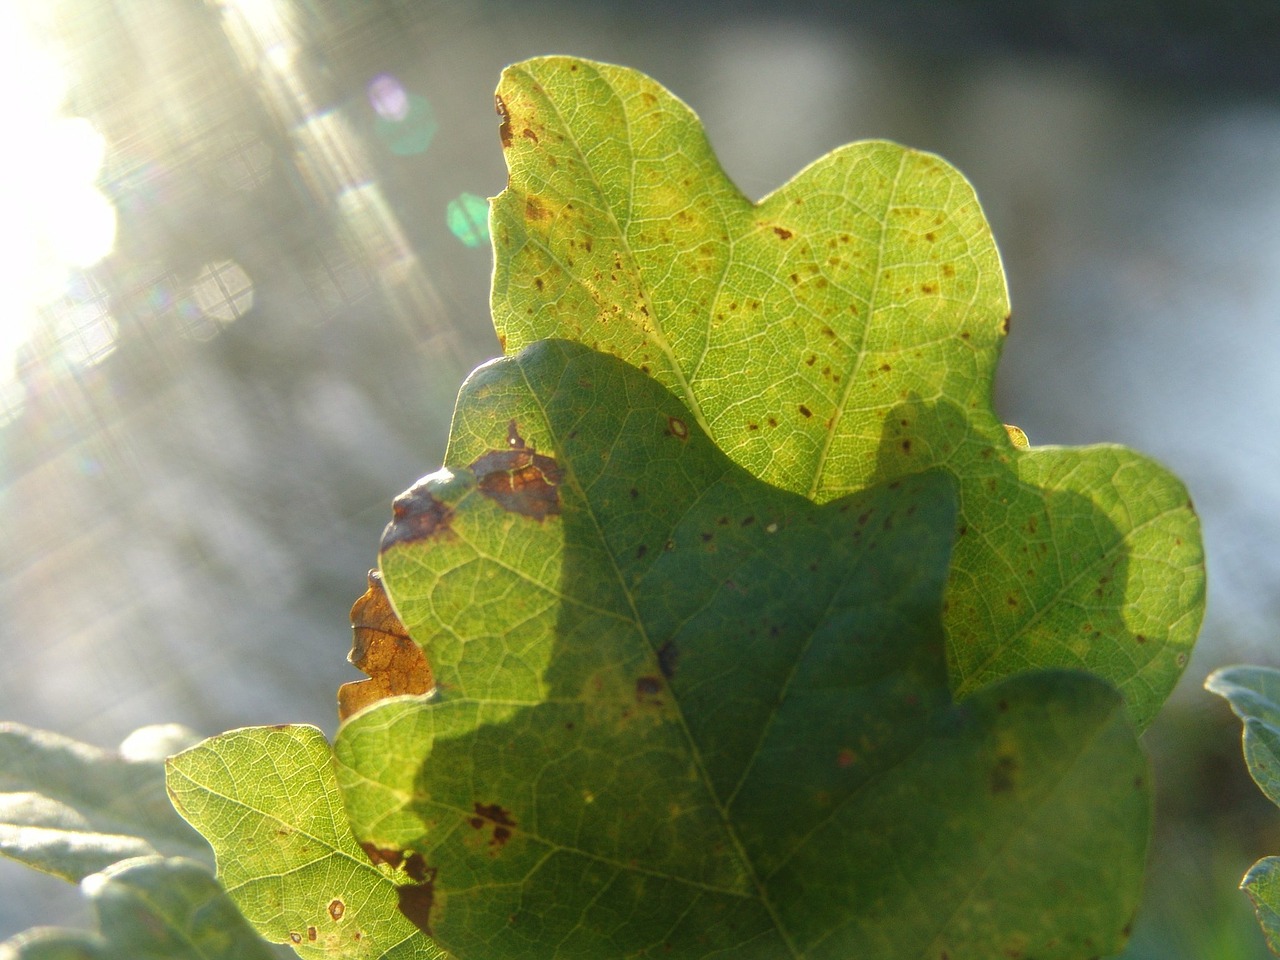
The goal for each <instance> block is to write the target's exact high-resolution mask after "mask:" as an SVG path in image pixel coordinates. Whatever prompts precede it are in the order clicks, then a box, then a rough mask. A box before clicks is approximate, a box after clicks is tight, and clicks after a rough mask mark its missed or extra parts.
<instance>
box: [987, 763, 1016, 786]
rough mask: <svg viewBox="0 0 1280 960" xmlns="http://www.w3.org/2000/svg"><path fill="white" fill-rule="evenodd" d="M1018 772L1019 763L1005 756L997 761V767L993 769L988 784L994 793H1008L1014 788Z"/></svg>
mask: <svg viewBox="0 0 1280 960" xmlns="http://www.w3.org/2000/svg"><path fill="white" fill-rule="evenodd" d="M1017 772H1018V761H1017V760H1016V759H1014V758H1013V757H1009V756H1004V757H1000V758H999V759H997V760H996V765H995V766H994V767H992V768H991V773H990V774H989V775H988V778H987V780H988V784H989V785H990V787H991V792H992V793H1008V792H1010V791H1011V790H1012V789H1013V786H1014V782H1013V781H1014V775H1015V774H1016V773H1017Z"/></svg>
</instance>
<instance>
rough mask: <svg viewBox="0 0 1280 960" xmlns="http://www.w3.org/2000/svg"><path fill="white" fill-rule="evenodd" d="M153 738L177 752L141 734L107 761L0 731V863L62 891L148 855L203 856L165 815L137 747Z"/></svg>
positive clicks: (94, 750)
mask: <svg viewBox="0 0 1280 960" xmlns="http://www.w3.org/2000/svg"><path fill="white" fill-rule="evenodd" d="M154 736H160V737H161V738H162V739H161V741H160V742H161V744H162V746H163V745H184V741H183V740H182V739H181V738H182V736H184V734H181V733H175V731H174V729H173V728H171V727H165V728H144V730H143V731H139V732H137V733H135V734H134V735H131V737H130V739H129V740H128V741H126V743H125V744H124V745H122V749H121V751H108V750H102V749H99V748H98V747H93V746H90V745H88V744H84V743H79V742H77V741H75V740H71V739H68V738H67V737H63V736H60V735H58V734H54V733H49V732H47V731H43V730H33V729H31V728H30V727H24V726H22V725H21V724H16V723H4V724H0V854H3V855H4V856H7V857H10V858H11V859H14V860H18V861H20V862H22V863H25V864H27V865H28V866H31V867H34V868H35V869H37V870H41V871H43V872H45V873H50V874H53V875H54V876H58V877H62V878H63V879H66V880H71V881H79V880H82V879H84V878H85V877H87V876H89V875H90V874H92V873H97V872H98V871H99V870H102V869H103V868H104V867H107V866H109V865H110V864H112V863H115V862H116V861H118V860H123V859H126V858H129V857H138V856H145V855H148V854H154V853H156V852H157V851H161V852H165V853H176V854H185V855H188V856H193V857H196V858H199V857H202V856H207V855H208V847H207V845H206V844H205V843H204V841H203V840H201V839H200V837H199V836H198V835H197V834H196V833H195V832H194V831H193V830H191V828H190V827H188V826H187V824H185V823H183V821H182V820H181V819H180V818H179V817H178V816H177V815H176V814H175V813H174V811H173V808H172V807H171V806H170V805H169V802H168V800H167V798H166V796H165V791H164V765H163V761H162V759H161V756H160V755H157V754H156V753H155V752H154V750H152V749H151V748H145V749H144V748H141V747H140V746H139V744H140V743H142V742H143V741H144V740H145V739H147V738H151V737H154ZM175 736H176V737H178V739H176V740H175V739H173V738H174V737H175ZM185 742H189V737H188V740H187V741H185Z"/></svg>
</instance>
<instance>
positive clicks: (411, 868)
mask: <svg viewBox="0 0 1280 960" xmlns="http://www.w3.org/2000/svg"><path fill="white" fill-rule="evenodd" d="M405 871H406V872H407V873H408V874H409V876H410V878H411V879H413V881H414V882H413V883H406V884H401V885H399V886H397V887H396V900H397V901H398V903H397V906H399V907H400V912H401V913H402V914H404V916H405V919H406V920H408V921H409V922H410V923H412V924H413V925H414V926H415V927H417V928H418V929H419V930H421V931H422V932H423V933H425V934H426V935H427V936H431V935H432V934H431V908H432V907H433V906H434V905H435V896H436V891H435V885H436V868H435V867H428V866H427V865H426V864H425V862H424V861H423V859H422V855H421V854H418V853H411V854H409V858H408V859H407V860H406V861H405Z"/></svg>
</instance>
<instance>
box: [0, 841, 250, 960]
mask: <svg viewBox="0 0 1280 960" xmlns="http://www.w3.org/2000/svg"><path fill="white" fill-rule="evenodd" d="M81 886H82V888H83V889H84V891H85V893H86V895H87V896H88V897H89V899H90V900H91V901H92V903H93V906H94V911H95V912H96V914H97V917H98V927H99V931H98V932H97V933H89V932H83V931H73V930H52V929H41V930H33V931H28V932H27V933H24V934H21V935H19V936H18V937H15V938H13V939H12V940H9V941H8V942H6V943H5V944H2V945H0V960H271V958H272V956H273V955H272V952H271V950H270V949H269V948H268V947H267V945H266V944H265V943H264V942H263V941H262V939H261V938H259V937H258V935H257V934H255V933H254V932H253V930H252V929H251V928H250V927H249V925H248V923H246V922H245V919H244V917H242V916H241V915H240V912H239V911H238V910H237V909H236V907H235V905H234V904H233V903H232V902H231V900H230V899H229V898H228V897H227V895H226V893H224V892H223V890H222V888H221V887H219V886H218V882H217V881H216V880H215V879H214V877H213V874H212V873H210V872H209V869H208V867H206V866H204V865H203V864H201V863H197V862H196V861H194V860H187V859H184V858H180V857H174V858H170V859H165V858H164V857H157V856H153V857H140V858H137V859H133V860H125V861H122V862H120V863H116V864H114V865H113V866H111V867H109V868H107V869H106V870H104V871H102V872H101V873H96V874H93V875H92V876H89V877H87V878H86V879H85V881H84V882H83V884H82V885H81Z"/></svg>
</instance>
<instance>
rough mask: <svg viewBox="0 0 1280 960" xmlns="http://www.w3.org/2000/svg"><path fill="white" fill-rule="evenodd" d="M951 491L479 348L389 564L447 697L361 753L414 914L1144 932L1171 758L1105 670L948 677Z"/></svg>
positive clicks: (612, 932)
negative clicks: (849, 473)
mask: <svg viewBox="0 0 1280 960" xmlns="http://www.w3.org/2000/svg"><path fill="white" fill-rule="evenodd" d="M495 491H496V492H498V493H500V494H501V495H495ZM528 491H532V493H531V494H530V497H531V499H529V500H528V501H525V500H521V499H520V498H521V497H522V496H523V495H524V494H525V493H526V492H528ZM532 504H538V505H541V506H540V508H538V509H534V508H532V506H531V505H532ZM552 505H554V509H551V506H552ZM955 509H956V508H955V500H954V485H953V482H952V481H951V478H950V477H948V476H947V475H946V474H945V473H943V472H941V471H931V472H927V473H924V474H919V475H916V476H910V477H904V478H901V479H899V480H895V481H892V482H890V483H886V484H880V485H877V486H875V487H872V488H870V489H868V490H865V491H862V492H860V493H855V494H850V495H848V496H846V497H843V498H840V499H836V500H832V501H829V502H827V503H824V504H820V505H819V504H815V503H813V502H812V501H810V500H808V499H806V498H804V497H802V496H800V495H798V494H794V493H790V492H787V491H784V490H779V489H777V488H775V487H772V486H770V485H768V484H766V483H763V482H761V481H760V480H758V479H756V478H754V477H752V476H751V475H750V474H748V473H747V472H746V471H744V470H743V469H742V468H740V467H738V466H736V465H735V464H733V463H731V462H730V461H729V460H728V459H727V458H726V457H725V456H724V454H723V453H722V452H721V451H720V450H719V449H718V448H717V447H716V446H715V444H713V443H712V442H711V440H710V439H709V438H708V437H707V436H706V435H705V433H704V432H703V431H702V430H701V429H700V428H699V427H698V425H697V423H696V421H695V420H694V418H693V416H692V415H691V414H690V412H689V411H688V409H687V408H686V407H684V405H683V404H682V403H681V401H680V400H679V399H678V398H677V397H676V396H674V395H672V394H671V393H670V392H669V391H668V390H667V389H665V388H664V387H662V386H661V385H660V384H658V383H657V382H656V381H654V380H653V379H651V378H649V377H646V376H645V375H644V374H642V373H641V372H640V371H639V370H637V369H636V368H634V367H632V366H629V365H627V364H625V363H622V362H621V361H619V360H617V359H615V358H613V357H611V356H607V355H605V354H600V353H596V352H594V351H591V350H588V349H586V348H584V347H583V346H581V345H579V344H575V343H570V342H566V341H545V342H542V343H539V344H536V345H534V346H532V347H530V348H528V349H527V350H525V351H524V352H522V353H521V354H519V355H517V356H516V357H513V358H509V359H506V360H500V361H496V362H494V363H491V364H488V365H486V366H485V367H482V368H481V369H480V370H478V371H476V372H475V373H474V374H472V376H471V377H470V378H469V379H468V381H467V382H466V384H465V385H464V386H463V389H462V392H461V394H460V396H459V400H458V405H457V409H456V412H455V417H454V422H453V429H452V433H451V437H450V445H449V451H448V454H447V456H446V468H445V469H444V470H441V471H439V472H438V473H436V474H433V475H431V476H430V477H427V478H424V479H423V480H422V481H420V482H419V483H418V484H417V485H415V487H414V488H413V489H412V490H411V491H410V492H409V493H408V494H406V495H404V496H403V497H401V498H399V499H397V501H396V508H395V513H394V517H393V521H392V523H391V525H390V526H389V527H388V530H387V533H386V534H385V535H384V538H383V551H382V555H381V565H382V573H383V576H384V578H385V582H386V586H387V592H388V594H389V596H390V597H391V599H392V602H393V604H394V605H395V607H396V610H397V611H398V613H399V615H400V617H401V618H402V620H403V622H404V624H405V626H406V627H407V629H408V630H409V632H410V634H411V635H412V636H413V637H414V638H415V639H416V640H417V641H418V642H420V643H422V644H423V645H424V646H425V647H426V648H427V651H428V654H429V656H430V658H431V661H432V666H433V669H434V670H435V674H436V679H437V682H438V684H439V689H438V698H439V699H438V700H436V701H426V700H422V699H416V700H413V699H408V698H399V699H394V700H387V701H384V702H382V703H378V704H375V705H374V706H372V707H370V708H369V709H366V710H364V711H362V712H361V713H359V714H358V715H356V716H355V717H353V718H351V719H350V720H348V721H347V722H345V723H344V724H343V725H342V727H341V728H340V730H339V733H338V736H337V739H336V742H335V746H334V751H335V755H336V758H337V776H338V778H339V783H340V785H341V789H342V793H343V798H344V800H345V803H346V809H347V813H348V815H349V816H350V822H351V824H352V828H353V829H354V831H355V834H356V837H357V838H358V839H359V840H360V841H361V842H362V844H363V845H364V846H365V848H366V849H370V850H373V851H375V852H376V855H377V858H378V859H379V860H381V861H382V862H384V863H386V864H388V865H400V864H409V863H414V864H416V870H417V875H418V877H420V878H422V879H420V880H419V881H418V883H419V886H420V887H425V888H427V889H426V890H425V891H424V893H423V894H422V895H420V896H419V897H417V898H416V899H413V900H410V901H405V900H403V899H402V900H401V903H400V906H401V908H402V910H403V912H404V913H405V915H406V916H408V917H409V918H410V919H412V920H413V922H414V924H415V925H416V926H417V927H418V929H419V930H421V931H422V932H423V933H424V934H428V935H429V936H431V937H432V938H433V939H434V940H435V941H436V942H438V943H439V944H440V945H441V946H442V947H444V948H445V949H447V950H449V951H450V953H451V955H453V956H455V957H457V958H458V960H517V958H519V960H533V958H538V957H561V956H580V957H584V958H585V957H590V958H596V957H601V958H603V957H632V956H666V957H671V958H673V960H675V958H680V960H694V958H707V957H728V956H737V957H762V958H763V957H769V958H773V957H786V956H792V957H807V958H811V960H812V958H828V957H829V958H833V960H834V958H841V960H843V958H848V957H876V958H877V960H896V958H903V960H906V958H913V960H915V958H920V957H931V958H935V957H941V956H946V957H949V958H951V960H962V958H964V960H970V958H972V960H990V958H991V957H998V956H1035V957H1041V958H1045V957H1054V958H1081V960H1082V958H1085V957H1089V956H1095V955H1099V954H1104V953H1108V952H1112V951H1114V950H1116V949H1118V948H1119V946H1120V944H1121V943H1122V942H1123V939H1124V930H1125V929H1126V926H1127V924H1128V922H1129V921H1130V919H1131V918H1132V914H1133V911H1134V909H1135V907H1136V902H1137V896H1138V891H1139V887H1140V884H1141V875H1142V867H1143V860H1144V851H1145V845H1146V835H1147V826H1148V817H1149V803H1150V794H1149V786H1148V780H1149V777H1148V772H1147V765H1146V760H1145V757H1144V756H1143V754H1142V751H1141V749H1140V747H1139V745H1138V743H1137V740H1136V735H1135V732H1134V730H1133V728H1132V726H1131V724H1130V722H1129V719H1128V718H1127V716H1126V713H1125V710H1124V706H1123V703H1122V701H1121V699H1120V697H1119V695H1118V694H1117V693H1116V691H1115V690H1114V689H1113V688H1111V687H1110V686H1109V685H1107V684H1105V683H1103V682H1102V681H1099V680H1097V679H1096V678H1092V677H1089V676H1087V675H1085V674H1081V673H1074V672H1065V671H1049V672H1038V673H1030V674H1024V675H1023V676H1020V677H1017V678H1013V679H1010V680H1007V681H1004V682H1001V683H999V684H996V685H993V686H991V687H989V688H987V689H985V690H983V691H981V692H979V693H977V694H975V695H973V696H971V697H970V698H969V699H967V700H966V701H965V702H964V703H962V704H959V705H957V704H955V703H953V702H952V699H951V697H950V695H949V692H948V689H947V680H946V671H945V660H944V644H943V632H942V624H941V606H942V593H943V586H944V583H945V581H946V577H947V571H948V559H949V554H950V547H951V540H952V532H953V530H954V522H955ZM225 752H226V754H227V757H228V760H230V759H231V758H232V757H235V758H236V760H237V762H238V763H239V765H240V766H241V769H243V768H244V764H245V762H246V760H245V758H244V757H243V756H239V755H238V753H237V752H232V751H225ZM272 752H273V755H279V754H280V753H281V752H283V751H282V750H275V751H272ZM316 762H317V763H318V762H319V760H318V759H317V761H316ZM209 767H210V769H213V765H212V764H210V765H209ZM218 769H219V770H221V769H222V767H221V766H219V767H218ZM241 776H242V777H243V776H244V774H243V773H242V774H241ZM218 789H220V790H222V791H224V792H229V791H230V789H231V788H230V787H220V788H218ZM269 792H270V793H271V795H273V796H277V797H278V796H280V795H282V793H284V791H282V790H281V788H279V787H273V788H271V789H270V791H269ZM278 803H279V801H277V804H278ZM314 806H315V804H314V802H312V804H311V808H314ZM277 809H278V807H277ZM205 820H206V823H207V822H209V821H210V820H211V821H212V822H213V823H214V824H217V823H220V822H225V823H227V824H228V825H230V824H233V823H234V824H235V825H236V831H237V832H236V835H235V836H234V837H232V836H230V835H225V836H224V835H219V831H217V830H216V829H215V831H214V832H215V840H214V842H215V846H218V845H224V846H227V847H229V848H243V847H244V846H245V843H246V834H245V833H244V832H243V831H244V829H245V828H244V826H243V824H244V822H245V820H246V818H245V817H244V816H241V815H236V816H232V815H231V813H230V811H228V812H226V813H225V814H219V815H218V816H217V817H213V818H205ZM286 822H287V821H286ZM256 869H258V870H262V869H264V865H259V866H258V867H257V868H256ZM277 869H282V868H277ZM228 883H229V886H230V888H231V889H232V890H233V892H234V890H235V883H234V882H232V881H231V879H230V878H228ZM1046 891H1052V894H1051V895H1047V893H1046Z"/></svg>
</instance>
